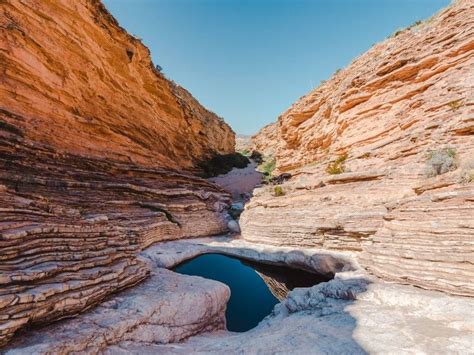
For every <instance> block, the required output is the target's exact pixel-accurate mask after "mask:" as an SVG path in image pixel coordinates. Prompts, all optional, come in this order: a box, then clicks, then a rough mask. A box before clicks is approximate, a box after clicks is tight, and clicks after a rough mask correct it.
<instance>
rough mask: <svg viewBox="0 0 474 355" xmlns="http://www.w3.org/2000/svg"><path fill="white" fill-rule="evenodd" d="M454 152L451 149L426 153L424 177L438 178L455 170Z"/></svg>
mask: <svg viewBox="0 0 474 355" xmlns="http://www.w3.org/2000/svg"><path fill="white" fill-rule="evenodd" d="M456 168H457V163H456V150H455V149H453V148H443V149H439V150H434V151H431V152H429V153H428V158H427V160H426V175H427V176H429V177H433V176H438V175H441V174H444V173H447V172H449V171H453V170H456Z"/></svg>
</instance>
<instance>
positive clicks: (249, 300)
mask: <svg viewBox="0 0 474 355" xmlns="http://www.w3.org/2000/svg"><path fill="white" fill-rule="evenodd" d="M174 271H176V272H179V273H181V274H186V275H197V276H202V277H205V278H208V279H212V280H217V281H220V282H223V283H225V284H227V285H228V286H229V287H230V290H231V296H230V300H229V303H228V304H227V311H226V320H227V329H229V330H230V331H234V332H244V331H247V330H249V329H252V328H253V327H255V326H256V325H257V324H258V323H259V322H260V321H261V320H262V319H263V318H265V317H266V316H267V315H268V314H270V312H271V311H272V310H273V307H274V306H275V304H277V303H278V302H279V301H281V300H283V299H284V298H285V297H286V295H287V293H288V291H289V290H292V289H293V288H295V287H310V286H313V285H315V284H317V283H320V282H324V281H328V278H326V277H324V276H321V275H317V274H313V273H309V272H305V271H301V270H296V269H290V268H288V267H284V266H274V265H267V264H261V263H255V262H249V261H244V260H240V259H237V258H232V257H229V256H225V255H220V254H205V255H200V256H198V257H196V258H194V259H191V260H189V261H186V262H184V263H182V264H180V265H178V266H176V267H175V268H174Z"/></svg>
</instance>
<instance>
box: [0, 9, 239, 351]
mask: <svg viewBox="0 0 474 355" xmlns="http://www.w3.org/2000/svg"><path fill="white" fill-rule="evenodd" d="M0 64H1V65H0V68H1V69H0V346H1V345H3V344H5V343H6V342H7V341H8V340H9V339H10V338H11V337H12V335H13V334H14V333H15V331H17V330H18V329H21V328H23V327H26V326H28V325H30V324H39V323H46V322H50V321H52V320H56V319H59V318H63V317H66V316H70V315H72V314H75V313H78V312H81V311H84V310H85V309H87V308H90V307H92V306H93V305H95V304H97V303H98V302H100V301H101V300H102V299H104V297H106V296H108V295H109V294H111V293H113V292H116V291H118V290H120V289H123V288H125V287H129V286H131V285H134V284H136V283H138V282H139V281H141V280H143V279H144V278H145V277H147V275H148V274H149V268H148V267H147V266H146V265H145V264H144V263H143V262H142V261H140V260H139V259H138V258H137V254H138V253H139V252H140V251H141V250H142V249H143V248H145V247H147V246H149V245H151V244H152V243H154V242H157V241H161V240H170V239H178V238H185V237H190V236H198V235H201V236H203V235H210V234H211V235H212V234H218V233H223V232H225V231H227V224H226V223H225V221H224V219H223V216H222V214H223V213H224V211H223V210H224V209H225V207H226V206H227V205H229V204H230V195H229V194H228V193H226V192H225V191H224V190H222V189H221V188H219V187H218V186H216V185H213V184H211V183H209V182H207V181H205V180H203V179H200V178H197V177H194V176H191V175H189V174H188V173H186V171H189V170H190V169H193V166H194V164H195V163H197V162H198V161H200V160H203V159H206V158H207V157H210V156H212V155H214V154H219V153H231V152H233V149H234V134H233V132H232V131H231V129H230V128H229V127H228V126H227V125H226V124H225V123H224V122H223V121H222V120H221V119H220V118H218V117H217V116H216V115H215V114H213V113H211V112H210V111H208V110H206V109H205V108H204V107H202V106H201V105H200V104H199V103H198V102H197V101H196V100H195V99H194V98H193V97H192V96H191V95H190V94H189V93H188V92H187V91H186V90H184V89H183V88H180V87H179V86H177V85H175V84H173V83H172V82H170V81H168V80H167V79H165V78H164V77H163V76H162V75H161V74H160V73H159V72H157V71H156V70H155V69H154V67H153V64H152V62H151V59H150V56H149V52H148V49H147V48H146V47H144V46H143V45H142V44H141V42H140V41H139V40H136V39H134V38H133V37H131V36H130V35H128V34H127V33H126V32H125V31H124V30H123V29H121V28H120V27H119V26H118V24H117V23H116V21H115V20H114V19H113V17H112V16H111V15H110V14H109V13H108V12H107V11H106V10H105V9H104V7H103V6H102V5H101V3H100V2H99V1H93V0H81V1H66V0H64V1H56V0H54V1H53V0H51V1H1V2H0ZM178 169H179V171H180V172H177V171H178Z"/></svg>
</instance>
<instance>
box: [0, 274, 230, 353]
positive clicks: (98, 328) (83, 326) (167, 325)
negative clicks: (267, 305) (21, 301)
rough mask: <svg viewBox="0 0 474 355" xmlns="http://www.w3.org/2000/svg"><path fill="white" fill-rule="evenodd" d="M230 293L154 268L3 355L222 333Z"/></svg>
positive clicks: (171, 340) (103, 347) (170, 340)
mask: <svg viewBox="0 0 474 355" xmlns="http://www.w3.org/2000/svg"><path fill="white" fill-rule="evenodd" d="M229 297H230V291H229V288H228V287H227V286H226V285H224V284H222V283H220V282H217V281H213V280H207V279H203V278H201V277H196V276H186V275H180V274H176V273H174V272H172V271H168V270H166V269H156V270H154V271H153V272H152V274H151V276H150V278H149V279H147V280H146V281H145V282H143V283H142V284H140V285H138V286H136V287H134V288H132V289H131V290H126V291H124V292H122V293H120V294H118V295H116V296H114V297H113V298H112V299H111V300H108V301H106V302H104V303H102V304H101V305H99V306H98V307H96V308H95V309H94V310H93V311H90V312H87V313H86V314H83V315H81V316H79V317H77V318H75V319H71V320H68V321H64V322H61V323H59V324H54V325H51V326H49V327H45V328H43V329H41V330H40V331H36V332H33V333H32V336H29V337H22V338H21V339H18V340H17V341H16V342H14V343H13V344H11V345H10V346H9V349H7V350H6V354H9V355H14V354H25V353H28V354H67V353H72V352H76V353H77V352H80V353H82V354H98V353H100V352H103V351H104V350H106V349H107V347H110V346H113V345H116V344H119V343H121V342H123V341H131V342H136V343H146V344H148V343H155V344H166V343H174V342H178V341H180V340H183V339H186V338H187V337H189V336H191V335H195V334H197V333H200V332H206V331H214V330H218V329H224V328H225V315H224V313H225V308H226V304H227V301H228V300H229Z"/></svg>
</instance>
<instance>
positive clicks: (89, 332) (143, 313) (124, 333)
mask: <svg viewBox="0 0 474 355" xmlns="http://www.w3.org/2000/svg"><path fill="white" fill-rule="evenodd" d="M213 252H218V253H223V254H227V255H233V256H240V257H243V258H246V259H250V260H260V261H264V262H267V263H273V264H288V265H291V266H293V267H299V268H302V269H307V270H308V269H313V270H317V271H319V272H321V273H323V274H330V273H335V274H336V275H335V278H334V279H333V280H331V281H329V282H326V283H321V284H318V285H316V286H313V287H312V288H297V289H295V290H293V291H291V292H290V293H289V295H288V297H287V299H285V300H284V301H283V302H282V303H280V304H278V305H276V306H275V308H274V310H273V312H272V314H270V315H269V316H268V317H266V318H265V319H264V320H263V321H262V322H260V324H259V325H258V326H257V327H256V328H254V329H252V330H250V331H247V332H245V333H232V332H228V331H225V330H223V326H224V323H223V322H224V320H223V312H224V306H225V302H226V301H227V299H228V297H229V290H228V288H227V287H225V286H224V285H222V284H221V283H218V282H215V281H211V280H206V279H203V278H199V277H190V276H184V275H179V274H176V273H173V272H172V271H168V270H165V269H161V268H163V267H172V266H174V265H176V264H178V263H180V262H181V261H183V260H186V259H189V258H192V257H194V256H196V255H199V254H203V253H213ZM141 257H142V258H143V260H145V261H146V262H147V263H148V265H149V267H150V268H151V269H152V270H154V271H153V275H152V277H151V278H150V279H149V280H147V281H145V282H144V283H143V284H141V285H139V286H137V287H135V288H134V289H131V290H128V291H124V292H123V293H121V294H119V295H117V296H115V297H114V298H112V299H111V300H109V301H108V302H107V303H106V304H103V305H101V306H99V307H97V308H95V309H94V310H93V311H90V312H87V313H85V314H83V315H81V316H79V317H77V318H76V319H74V320H69V321H65V322H62V323H59V324H55V325H51V326H49V327H47V328H43V329H40V330H38V331H35V332H32V335H31V336H30V337H29V338H28V339H27V340H25V341H23V342H17V343H14V344H13V345H14V346H15V347H16V348H15V349H13V350H10V351H9V352H7V353H11V354H30V353H47V352H54V353H57V352H62V353H64V352H66V351H79V352H81V353H84V352H85V353H96V352H102V353H107V354H225V353H227V354H290V353H291V354H364V353H374V354H382V353H383V354H387V353H388V354H413V353H418V354H435V353H453V354H469V353H473V346H472V345H473V342H474V337H473V332H474V324H473V319H474V301H473V300H472V299H471V298H467V297H459V296H451V295H447V294H443V293H440V292H435V291H426V290H422V289H418V288H415V287H411V286H401V285H397V284H388V283H385V282H382V281H380V280H378V279H376V278H374V277H371V276H369V275H367V274H366V273H365V272H364V271H362V270H361V268H360V267H359V266H358V265H357V263H356V262H355V261H354V258H353V255H352V254H351V253H339V252H330V251H326V250H318V249H301V250H299V249H297V248H288V247H287V248H283V247H273V246H266V245H259V244H252V243H249V242H246V241H243V240H238V239H237V240H232V239H231V238H226V237H224V238H215V237H214V238H202V239H194V240H180V241H175V242H168V243H162V244H158V245H155V246H153V247H150V248H148V249H147V250H146V251H144V252H143V253H142V255H141ZM249 292H251V290H249ZM206 332H207V333H206ZM198 333H201V334H199V335H196V336H192V335H195V334H198ZM190 336H191V337H190ZM188 337H190V338H188ZM186 338H188V339H187V340H185V341H184V342H180V343H171V342H176V341H182V340H184V339H186Z"/></svg>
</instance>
